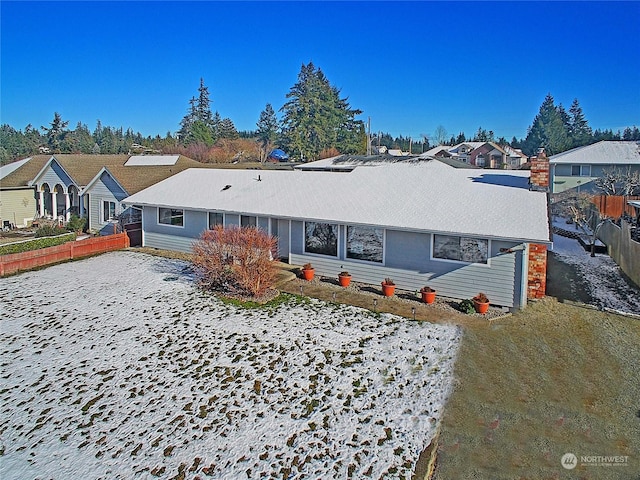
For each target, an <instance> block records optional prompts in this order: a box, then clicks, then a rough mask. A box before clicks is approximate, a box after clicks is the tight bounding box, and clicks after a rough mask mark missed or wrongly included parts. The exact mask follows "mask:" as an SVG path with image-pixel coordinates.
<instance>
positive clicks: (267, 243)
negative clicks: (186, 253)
mask: <svg viewBox="0 0 640 480" xmlns="http://www.w3.org/2000/svg"><path fill="white" fill-rule="evenodd" d="M275 246H276V240H275V238H274V237H272V236H270V235H268V234H267V233H265V232H263V231H261V230H258V229H257V228H253V227H249V228H240V227H227V228H224V227H223V226H221V225H217V226H215V227H214V228H213V229H212V230H206V231H204V232H202V234H201V235H200V238H199V239H198V241H197V242H196V243H194V245H193V264H194V269H195V272H196V275H197V276H198V280H199V282H200V284H201V286H202V287H203V288H206V289H209V290H215V291H219V292H222V293H224V294H227V295H230V296H234V297H242V298H246V297H252V298H260V297H262V296H263V295H265V294H266V293H267V292H268V290H269V289H271V288H272V287H273V285H274V283H275V278H276V267H275V265H274V264H273V261H272V256H271V252H272V251H274V250H275Z"/></svg>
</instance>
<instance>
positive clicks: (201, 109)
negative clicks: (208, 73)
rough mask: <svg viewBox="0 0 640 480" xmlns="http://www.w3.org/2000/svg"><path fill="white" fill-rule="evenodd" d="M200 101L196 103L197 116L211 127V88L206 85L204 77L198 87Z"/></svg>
mask: <svg viewBox="0 0 640 480" xmlns="http://www.w3.org/2000/svg"><path fill="white" fill-rule="evenodd" d="M198 93H199V96H198V103H197V105H196V118H197V119H198V120H200V121H201V122H203V123H204V124H205V125H207V126H208V127H211V126H212V125H211V101H210V100H209V88H208V87H205V85H204V79H203V78H200V87H198Z"/></svg>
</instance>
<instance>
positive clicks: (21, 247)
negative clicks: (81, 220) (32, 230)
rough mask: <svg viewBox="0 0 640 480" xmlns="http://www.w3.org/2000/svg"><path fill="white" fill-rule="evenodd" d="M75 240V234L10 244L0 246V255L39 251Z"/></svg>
mask: <svg viewBox="0 0 640 480" xmlns="http://www.w3.org/2000/svg"><path fill="white" fill-rule="evenodd" d="M75 239H76V234H75V233H73V232H72V233H66V234H65V235H59V236H57V237H43V238H36V239H33V240H30V241H27V242H20V243H11V244H8V245H2V246H0V255H10V254H12V253H22V252H29V251H31V250H39V249H41V248H47V247H55V246H57V245H62V244H63V243H67V242H71V241H73V240H75Z"/></svg>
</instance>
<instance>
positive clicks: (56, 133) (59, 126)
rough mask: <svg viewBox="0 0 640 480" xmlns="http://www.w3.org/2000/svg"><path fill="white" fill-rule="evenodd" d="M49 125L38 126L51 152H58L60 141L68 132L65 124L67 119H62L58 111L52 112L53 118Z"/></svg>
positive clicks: (67, 122) (67, 123) (60, 145)
mask: <svg viewBox="0 0 640 480" xmlns="http://www.w3.org/2000/svg"><path fill="white" fill-rule="evenodd" d="M49 125H50V126H49V127H44V126H42V127H40V128H41V129H42V131H43V132H44V133H45V135H46V137H47V145H48V146H49V149H50V150H51V153H60V152H61V147H62V142H63V141H64V139H65V137H66V136H67V134H68V133H69V131H68V130H67V125H69V121H64V120H62V117H61V116H60V114H59V113H58V112H55V113H54V114H53V120H52V121H51V123H50V124H49Z"/></svg>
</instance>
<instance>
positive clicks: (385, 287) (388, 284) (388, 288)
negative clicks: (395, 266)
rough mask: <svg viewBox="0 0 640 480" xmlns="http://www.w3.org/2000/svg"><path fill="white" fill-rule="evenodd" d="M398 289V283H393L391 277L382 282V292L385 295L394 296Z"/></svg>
mask: <svg viewBox="0 0 640 480" xmlns="http://www.w3.org/2000/svg"><path fill="white" fill-rule="evenodd" d="M395 291H396V284H395V283H393V280H391V279H390V278H385V279H384V282H382V294H383V295H384V296H385V297H391V296H393V293H394V292H395Z"/></svg>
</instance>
